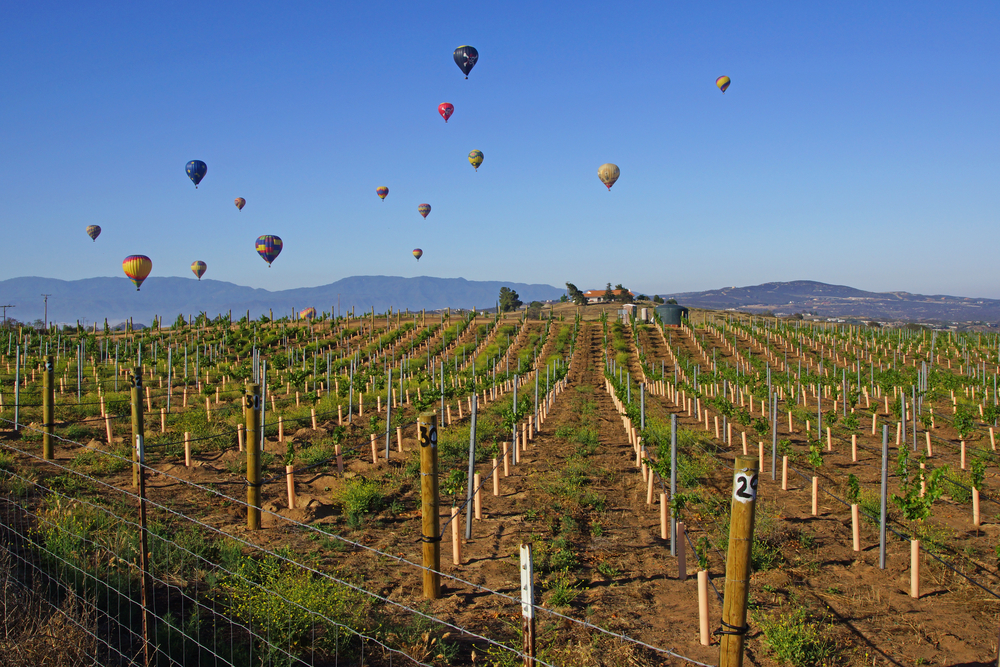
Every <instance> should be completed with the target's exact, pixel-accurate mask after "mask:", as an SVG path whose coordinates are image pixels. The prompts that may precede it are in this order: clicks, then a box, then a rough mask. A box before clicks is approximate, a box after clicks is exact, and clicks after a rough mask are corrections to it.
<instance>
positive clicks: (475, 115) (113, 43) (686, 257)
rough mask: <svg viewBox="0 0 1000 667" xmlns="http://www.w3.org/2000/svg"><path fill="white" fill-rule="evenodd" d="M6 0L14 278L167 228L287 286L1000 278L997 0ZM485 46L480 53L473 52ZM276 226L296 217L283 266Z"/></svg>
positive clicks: (0, 57)
mask: <svg viewBox="0 0 1000 667" xmlns="http://www.w3.org/2000/svg"><path fill="white" fill-rule="evenodd" d="M2 14H3V18H2V20H0V84H2V85H0V154H2V156H3V159H2V160H0V222H2V227H3V231H4V235H5V240H6V243H5V246H6V247H7V251H6V253H5V256H4V261H3V263H2V264H0V279H6V278H12V277H17V276H26V275H37V276H45V277H53V278H64V279H77V278H85V277H93V276H107V275H123V274H122V273H121V260H122V259H123V258H124V257H125V256H126V255H128V254H132V253H140V254H146V255H148V256H150V258H151V259H152V261H153V273H152V275H154V276H164V275H173V276H190V277H191V278H192V279H194V277H193V276H192V275H191V273H190V271H189V268H188V267H189V265H190V263H191V262H192V261H194V260H197V259H200V260H204V261H205V262H207V263H208V272H207V274H206V278H216V279H219V280H226V281H231V282H234V283H238V284H242V285H250V286H254V287H263V288H266V289H284V288H290V287H300V286H312V285H321V284H326V283H330V282H333V281H335V280H337V279H339V278H342V277H345V276H351V275H370V274H382V275H399V276H416V275H430V276H439V277H464V278H467V279H470V280H510V281H518V282H543V283H549V284H553V285H557V286H561V285H562V284H563V283H564V282H566V281H571V282H573V283H575V284H576V285H577V286H578V287H580V288H581V289H588V288H597V287H603V286H604V284H605V283H607V282H612V283H619V282H620V283H624V284H625V285H626V286H628V287H630V288H633V289H635V290H637V291H640V292H650V293H652V292H658V293H670V292H680V291H688V290H700V289H710V288H716V287H722V286H727V285H750V284H756V283H759V282H764V281H772V280H774V281H784V280H798V279H812V280H821V281H825V282H833V283H841V284H849V285H852V286H855V287H860V288H863V289H872V290H879V291H882V290H907V291H912V292H926V293H949V294H960V295H967V296H984V297H993V298H998V297H1000V282H998V281H997V280H996V279H995V276H996V265H997V262H996V259H995V258H996V256H997V251H998V248H1000V230H998V225H997V218H998V213H997V203H996V198H997V194H998V187H997V185H998V175H1000V169H998V167H1000V157H998V155H1000V151H998V138H997V137H998V131H997V130H998V127H997V126H998V119H1000V114H998V109H1000V95H998V93H997V87H996V85H995V82H994V81H993V79H994V77H995V76H996V73H997V71H998V69H1000V67H998V64H1000V63H998V61H1000V48H998V38H997V32H998V31H997V28H998V27H1000V20H998V19H1000V3H997V2H958V3H940V2H937V3H928V2H897V3H889V2H877V3H872V2H864V3H860V2H859V3H847V2H837V3H832V2H828V3H814V2H810V3H804V2H784V3H781V2H769V3H746V2H739V3H725V4H724V3H692V2H676V3H667V2H649V3H633V2H618V3H610V2H600V3H597V2H563V3H544V2H511V1H508V2H502V3H499V2H473V3H455V2H449V3H444V2H437V3H426V2H398V3H380V2H355V3H345V2H335V3H319V2H316V3H304V2H303V3H280V2H268V3H259V2H239V3H235V2H234V3H222V2H205V3H145V2H117V3H116V2H107V3H67V2H58V3H57V2H26V3H25V2H22V3H14V2H7V3H4V6H3V10H2ZM462 44H471V45H473V46H475V47H476V48H477V49H478V50H479V54H480V60H479V63H478V64H477V65H476V67H475V69H474V70H473V71H472V74H471V75H470V76H469V79H468V81H466V80H465V79H464V77H463V75H462V73H461V72H460V71H459V69H458V67H456V66H455V64H454V62H453V60H452V51H453V50H454V49H455V47H457V46H459V45H462ZM723 74H725V75H728V76H729V77H731V78H732V85H731V87H730V88H729V90H728V91H727V93H726V94H725V95H722V94H721V93H720V92H719V90H718V89H717V88H716V87H715V83H714V82H715V79H716V77H718V76H720V75H723ZM441 102H451V103H453V104H454V105H455V114H454V116H452V118H451V120H450V121H449V122H448V124H447V125H446V124H445V123H444V121H443V120H442V119H441V117H440V116H439V115H438V113H437V106H438V104H439V103H441ZM473 149H479V150H482V151H483V153H484V154H485V161H484V163H483V165H482V167H480V169H479V172H478V173H476V172H475V171H474V170H473V168H472V167H471V166H470V164H469V163H468V161H467V159H466V156H467V154H468V153H469V151H471V150H473ZM192 159H200V160H204V161H205V162H206V163H207V164H208V175H207V176H206V177H205V180H204V181H203V182H202V184H201V186H200V188H199V189H197V190H196V189H195V188H194V186H193V185H192V183H191V182H190V181H189V180H188V178H187V176H186V174H185V173H184V165H185V163H187V162H188V161H189V160H192ZM605 162H613V163H616V164H618V165H619V167H620V168H621V178H620V179H619V181H618V183H617V184H616V185H615V186H614V187H613V188H612V190H611V191H610V192H608V191H607V190H606V188H605V187H604V186H603V185H602V184H601V182H600V181H599V180H598V178H597V168H598V166H600V165H601V164H602V163H605ZM380 185H385V186H388V187H389V196H388V198H387V199H386V200H385V201H384V202H383V201H381V200H379V198H378V197H377V196H376V194H375V188H376V187H377V186H380ZM240 196H241V197H245V198H246V200H247V205H246V208H245V209H244V210H243V211H242V212H240V211H237V209H236V207H235V206H234V204H233V199H234V198H235V197H240ZM424 202H427V203H429V204H431V206H432V208H433V210H432V211H431V213H430V215H429V216H428V218H427V219H426V221H425V220H424V219H422V218H421V217H420V215H419V214H418V213H417V205H418V204H420V203H424ZM89 224H98V225H100V226H101V227H102V228H103V230H104V231H103V234H102V235H101V237H100V238H99V239H98V241H97V242H96V243H92V242H91V241H90V239H89V238H87V236H86V235H85V233H84V228H85V226H86V225H89ZM265 233H270V234H277V235H279V236H281V237H282V238H283V239H284V241H285V247H284V251H283V252H282V254H281V256H280V257H279V258H278V259H277V260H276V261H275V263H274V265H273V266H272V267H271V268H270V269H268V267H267V265H266V264H265V262H264V261H263V260H262V259H260V258H259V257H258V256H257V254H256V253H255V251H254V240H255V239H256V237H257V236H258V235H260V234H265ZM416 247H420V248H422V249H423V250H424V257H423V259H422V260H421V261H420V262H419V264H418V263H417V262H416V261H414V259H413V257H412V256H411V254H410V252H411V250H412V249H413V248H416Z"/></svg>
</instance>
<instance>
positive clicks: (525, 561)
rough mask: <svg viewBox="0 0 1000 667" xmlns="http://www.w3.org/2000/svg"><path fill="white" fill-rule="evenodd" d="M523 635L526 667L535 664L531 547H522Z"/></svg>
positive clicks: (533, 580)
mask: <svg viewBox="0 0 1000 667" xmlns="http://www.w3.org/2000/svg"><path fill="white" fill-rule="evenodd" d="M521 634H522V636H523V644H522V648H523V652H524V667H534V664H535V575H534V563H533V562H532V558H531V545H530V544H522V545H521Z"/></svg>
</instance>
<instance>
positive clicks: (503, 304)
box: [500, 287, 522, 313]
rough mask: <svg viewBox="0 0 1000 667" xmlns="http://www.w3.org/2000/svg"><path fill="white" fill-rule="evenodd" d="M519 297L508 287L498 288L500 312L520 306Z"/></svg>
mask: <svg viewBox="0 0 1000 667" xmlns="http://www.w3.org/2000/svg"><path fill="white" fill-rule="evenodd" d="M521 303H522V302H521V298H520V297H519V296H518V295H517V292H515V291H514V290H512V289H511V288H509V287H501V288H500V312H501V313H506V312H510V311H512V310H517V309H518V308H520V307H521Z"/></svg>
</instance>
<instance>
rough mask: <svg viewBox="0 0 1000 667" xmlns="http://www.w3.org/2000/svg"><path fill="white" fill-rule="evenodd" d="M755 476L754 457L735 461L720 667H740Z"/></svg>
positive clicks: (752, 527)
mask: <svg viewBox="0 0 1000 667" xmlns="http://www.w3.org/2000/svg"><path fill="white" fill-rule="evenodd" d="M758 473H759V470H758V469H757V458H756V457H754V456H737V457H736V465H735V475H734V477H733V511H732V518H731V520H730V527H729V535H730V537H729V553H728V554H727V557H726V589H725V596H724V598H723V602H722V629H721V630H720V634H721V635H722V641H721V642H720V648H719V667H742V665H743V644H744V641H745V637H746V632H747V624H746V622H747V597H748V595H749V593H750V590H749V584H750V550H751V546H752V544H753V529H754V518H755V511H756V508H757V479H758Z"/></svg>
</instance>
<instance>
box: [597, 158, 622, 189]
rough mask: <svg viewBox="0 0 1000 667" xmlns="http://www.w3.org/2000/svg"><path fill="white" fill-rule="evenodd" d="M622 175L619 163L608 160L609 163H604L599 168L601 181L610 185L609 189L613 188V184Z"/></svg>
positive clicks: (598, 172) (598, 174)
mask: <svg viewBox="0 0 1000 667" xmlns="http://www.w3.org/2000/svg"><path fill="white" fill-rule="evenodd" d="M620 175H621V171H620V170H619V169H618V165H617V164H611V163H610V162H608V163H607V164H602V165H601V166H600V167H598V168H597V177H598V178H600V179H601V183H604V184H605V185H606V186H608V190H610V189H611V186H612V185H614V184H615V181H617V180H618V177H619V176H620Z"/></svg>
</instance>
